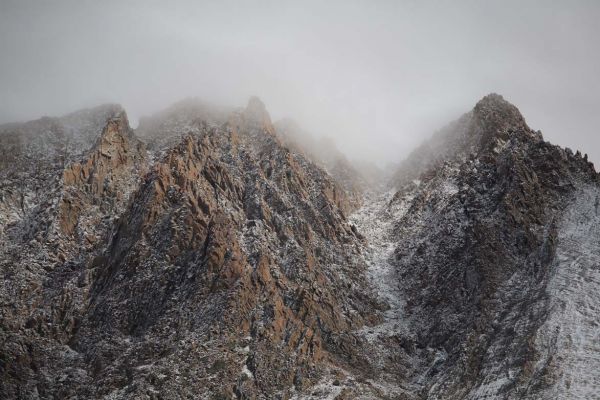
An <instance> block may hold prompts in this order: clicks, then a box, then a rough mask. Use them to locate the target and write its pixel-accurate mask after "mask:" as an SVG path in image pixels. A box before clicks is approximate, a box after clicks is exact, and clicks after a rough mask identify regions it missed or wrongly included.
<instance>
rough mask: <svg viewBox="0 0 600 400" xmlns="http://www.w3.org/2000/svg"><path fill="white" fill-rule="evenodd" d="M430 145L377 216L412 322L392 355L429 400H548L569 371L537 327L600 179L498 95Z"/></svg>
mask: <svg viewBox="0 0 600 400" xmlns="http://www.w3.org/2000/svg"><path fill="white" fill-rule="evenodd" d="M432 140H433V141H430V142H428V143H426V144H425V145H424V146H423V147H421V148H419V149H418V150H417V151H416V152H415V153H414V154H413V155H412V156H411V157H410V158H409V159H408V160H407V161H405V163H404V164H403V168H404V169H402V170H401V171H400V172H399V173H398V174H397V175H396V177H397V179H396V182H395V184H396V185H398V186H399V187H400V190H399V191H397V192H396V193H395V195H394V196H393V197H392V198H391V199H390V200H389V202H388V203H386V204H385V206H384V207H385V208H386V209H387V210H388V214H387V216H385V217H380V218H383V219H384V222H386V223H388V224H390V229H389V231H388V232H387V234H388V240H390V241H391V242H392V243H395V250H394V251H393V253H391V254H390V255H389V258H388V259H387V260H386V261H387V262H389V264H390V265H391V268H392V273H393V274H395V275H396V279H397V287H398V288H397V290H396V296H397V297H398V299H399V300H398V302H397V303H398V305H397V307H398V308H399V310H398V311H397V314H398V313H399V314H401V315H403V317H402V322H403V324H404V325H405V327H404V328H402V329H396V330H394V329H392V330H391V331H388V332H386V334H385V335H382V337H390V336H392V337H393V336H394V335H399V336H400V338H401V340H400V343H402V344H401V347H402V348H401V349H400V350H398V351H391V352H389V354H391V356H397V357H402V358H404V359H408V360H411V362H412V364H413V366H412V368H409V369H408V374H409V375H413V376H414V378H413V379H412V384H413V385H414V387H415V389H413V390H414V391H415V392H416V393H420V395H421V396H423V397H424V398H429V399H436V398H440V399H442V398H443V399H448V398H461V399H465V398H469V399H470V398H473V399H476V398H498V399H510V398H517V397H519V398H544V395H543V393H546V392H545V390H547V388H548V387H552V385H554V383H553V376H555V375H557V374H558V375H561V372H558V373H557V372H556V370H554V368H557V369H558V371H561V369H563V366H561V365H559V364H557V363H554V362H552V361H551V360H552V358H553V357H552V355H551V353H552V351H549V350H548V348H547V347H545V345H543V346H540V345H539V342H540V341H544V340H545V341H549V340H550V341H551V339H549V338H550V337H552V335H548V334H547V333H544V334H542V333H540V329H542V328H541V327H542V326H543V325H544V323H545V322H544V321H546V320H547V319H548V318H549V315H550V314H552V313H553V311H551V310H552V307H551V304H553V303H554V302H555V301H556V300H555V299H554V296H556V295H557V294H556V292H555V291H553V290H550V289H549V284H548V283H549V282H551V281H553V280H555V279H556V278H555V276H556V275H557V274H564V273H565V272H564V271H560V270H557V268H567V269H570V270H572V268H574V267H573V266H572V265H571V266H569V265H565V263H564V262H563V261H561V260H560V259H559V258H557V249H559V248H560V247H561V246H563V243H562V242H563V240H564V239H561V238H562V237H564V234H563V233H561V230H562V229H564V228H563V225H564V223H561V222H560V221H561V220H563V219H564V210H565V209H568V208H570V207H571V204H573V202H577V198H578V197H579V196H580V194H579V193H580V190H581V188H583V187H589V186H590V185H591V186H592V187H594V188H595V189H594V190H596V191H597V190H598V182H599V180H598V174H597V173H596V172H595V170H594V167H593V165H591V164H590V163H589V162H587V157H582V156H581V154H579V153H577V154H573V153H572V152H571V151H570V150H568V149H567V150H563V149H561V148H559V147H557V146H553V145H551V144H549V143H547V142H545V141H544V140H543V138H542V136H541V134H540V133H539V132H534V131H532V130H531V129H530V128H529V127H528V126H527V124H526V123H525V120H524V119H523V117H522V116H521V114H520V113H519V112H518V110H517V109H516V107H514V106H513V105H511V104H509V103H508V102H506V101H505V100H504V99H503V98H502V97H501V96H498V95H489V96H486V97H485V98H484V99H482V100H481V101H480V102H479V103H478V104H477V105H476V106H475V108H474V109H473V111H472V112H470V113H468V114H466V115H465V116H463V117H462V118H460V119H459V120H458V121H457V122H455V123H453V124H451V125H450V126H449V127H447V128H445V130H443V131H442V132H440V133H438V134H437V136H436V137H434V139H432ZM388 221H389V222H388ZM367 236H368V235H367ZM572 273H573V274H578V271H576V270H575V271H572ZM554 318H556V316H555V317H554ZM563 318H566V316H563ZM406 326H408V328H406ZM559 329H560V328H559ZM540 335H542V336H541V338H540ZM559 336H560V335H559ZM536 341H537V342H538V343H537V344H536ZM383 351H385V350H383ZM384 354H385V353H384ZM555 354H556V353H555ZM591 357H592V359H594V358H597V357H598V355H597V354H593V355H591ZM593 385H594V384H590V383H588V384H587V390H588V393H591V392H593V390H594V389H593V387H594V386H593ZM579 389H581V388H579Z"/></svg>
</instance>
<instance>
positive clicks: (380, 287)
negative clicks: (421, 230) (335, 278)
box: [349, 190, 412, 342]
mask: <svg viewBox="0 0 600 400" xmlns="http://www.w3.org/2000/svg"><path fill="white" fill-rule="evenodd" d="M395 193H396V191H394V190H391V191H386V192H383V193H379V194H373V193H369V194H366V195H365V202H364V206H363V207H362V208H360V209H359V210H358V211H356V212H355V213H354V214H352V215H351V216H350V218H349V220H350V222H351V223H352V224H354V225H356V227H357V228H358V231H359V232H361V234H363V235H364V236H365V238H366V239H367V242H368V245H367V247H366V249H365V260H366V262H367V265H368V271H367V276H368V278H369V280H370V282H371V284H372V285H373V287H374V288H375V289H376V291H377V293H378V294H379V296H380V297H381V298H382V300H384V301H385V302H386V303H387V304H389V306H390V308H389V310H387V311H386V312H385V314H384V321H383V323H382V324H380V325H377V326H374V327H365V328H363V329H362V331H361V333H363V334H364V336H365V338H366V339H367V340H369V341H370V342H372V341H374V340H376V339H377V338H378V337H379V336H380V335H382V334H383V335H386V334H387V335H390V334H393V333H395V332H398V331H399V330H400V329H402V321H403V317H404V311H403V310H404V305H405V301H404V299H403V298H402V296H401V295H400V291H399V288H398V285H397V284H396V282H397V278H396V276H395V271H394V268H393V266H392V265H391V264H390V258H391V257H392V255H393V253H394V249H395V248H396V246H397V243H396V242H395V241H394V240H393V238H392V229H393V225H394V221H398V220H399V219H400V218H402V216H403V215H404V214H405V213H406V211H407V210H408V205H409V204H410V200H411V199H412V198H411V197H405V198H404V199H401V200H400V201H394V202H392V199H393V197H394V194H395Z"/></svg>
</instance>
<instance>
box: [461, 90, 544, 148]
mask: <svg viewBox="0 0 600 400" xmlns="http://www.w3.org/2000/svg"><path fill="white" fill-rule="evenodd" d="M472 114H473V129H472V133H473V134H475V135H480V136H482V139H483V140H484V141H485V142H489V141H491V140H493V139H500V140H508V139H510V138H512V137H515V136H518V135H525V136H527V137H539V138H541V135H540V134H537V133H536V132H533V131H532V130H531V129H530V128H529V126H528V125H527V123H526V122H525V118H524V117H523V115H522V114H521V112H520V111H519V109H518V108H517V107H516V106H515V105H513V104H511V103H510V102H508V101H506V100H505V99H504V97H502V96H501V95H499V94H496V93H491V94H489V95H487V96H485V97H483V98H482V99H481V100H479V101H478V102H477V104H476V105H475V107H474V108H473V111H472Z"/></svg>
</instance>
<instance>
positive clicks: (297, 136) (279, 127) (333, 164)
mask: <svg viewBox="0 0 600 400" xmlns="http://www.w3.org/2000/svg"><path fill="white" fill-rule="evenodd" d="M275 131H276V133H277V135H278V137H279V138H280V139H281V141H282V142H283V144H284V145H285V146H286V147H288V148H289V149H290V150H292V151H294V152H297V153H300V154H302V155H304V156H305V157H306V158H308V159H309V160H311V161H313V162H314V163H316V164H317V165H319V166H320V167H322V168H323V169H325V170H326V171H327V172H328V173H329V175H331V177H332V178H333V179H334V180H335V181H336V182H337V183H338V184H339V185H340V186H341V187H342V188H343V189H344V190H345V191H346V193H347V194H348V198H349V200H350V202H351V204H350V206H351V207H352V208H353V209H354V208H356V207H358V206H359V205H360V203H361V201H362V195H363V193H364V192H365V191H367V189H369V188H372V187H375V186H376V183H377V182H376V180H375V179H374V178H375V175H376V174H371V176H370V178H371V179H370V180H369V179H367V178H366V177H365V176H364V175H363V174H362V171H359V170H358V169H357V168H356V167H355V166H354V165H353V164H352V163H351V162H350V161H348V159H347V158H346V156H345V155H344V154H343V153H341V152H340V151H339V150H338V148H337V147H336V145H335V143H334V142H333V140H331V139H328V138H320V139H316V138H314V137H313V136H312V135H311V134H310V133H308V132H306V131H304V130H303V129H302V128H301V127H300V126H299V125H298V124H297V123H296V122H295V121H293V120H291V119H283V120H281V121H277V123H275Z"/></svg>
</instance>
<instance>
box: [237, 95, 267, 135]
mask: <svg viewBox="0 0 600 400" xmlns="http://www.w3.org/2000/svg"><path fill="white" fill-rule="evenodd" d="M242 118H243V120H244V123H246V124H249V125H251V126H253V127H258V128H261V129H264V130H266V131H267V132H269V133H271V134H274V133H275V128H273V124H272V122H271V116H270V115H269V113H268V111H267V108H266V107H265V104H264V103H263V102H262V100H260V99H259V98H258V97H256V96H252V97H250V99H249V100H248V105H247V106H246V108H245V109H244V111H243V113H242Z"/></svg>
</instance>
